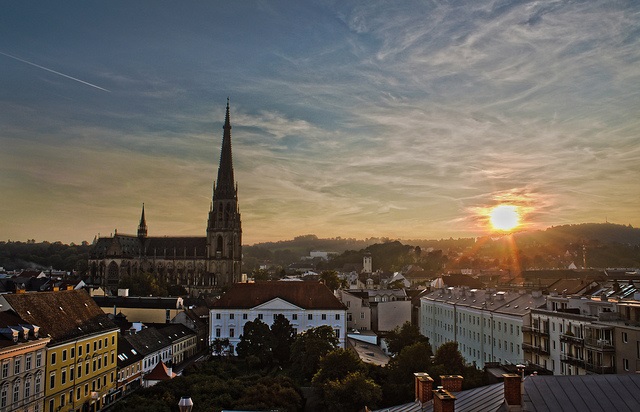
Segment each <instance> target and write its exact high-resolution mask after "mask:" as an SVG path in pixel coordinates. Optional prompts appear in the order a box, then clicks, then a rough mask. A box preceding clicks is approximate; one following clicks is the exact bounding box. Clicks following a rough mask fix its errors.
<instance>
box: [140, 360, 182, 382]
mask: <svg viewBox="0 0 640 412" xmlns="http://www.w3.org/2000/svg"><path fill="white" fill-rule="evenodd" d="M171 375H172V376H169V369H168V368H167V366H166V365H165V364H164V362H160V363H158V364H157V365H156V367H155V368H153V369H152V370H151V372H149V373H148V374H146V375H144V379H145V380H147V381H168V380H169V379H172V378H173V377H174V376H176V374H175V373H173V372H172V373H171Z"/></svg>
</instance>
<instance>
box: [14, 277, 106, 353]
mask: <svg viewBox="0 0 640 412" xmlns="http://www.w3.org/2000/svg"><path fill="white" fill-rule="evenodd" d="M3 298H4V299H6V301H7V303H8V304H9V305H10V306H11V308H12V309H13V310H14V311H15V312H16V313H17V314H18V315H19V316H20V317H21V318H22V319H24V320H25V321H26V322H28V323H30V324H33V325H37V326H40V336H43V337H44V336H50V337H51V339H52V341H53V342H54V343H57V342H64V341H67V340H70V339H75V338H77V337H81V336H86V335H92V334H96V333H102V332H106V331H109V330H113V329H117V326H116V325H115V324H114V323H113V322H112V321H111V320H110V319H109V317H108V316H107V314H106V313H104V312H103V311H102V309H100V307H98V305H96V303H95V302H94V301H93V299H91V297H90V296H89V294H88V293H87V292H85V291H84V290H81V289H80V290H63V291H58V292H30V293H17V294H7V295H3Z"/></svg>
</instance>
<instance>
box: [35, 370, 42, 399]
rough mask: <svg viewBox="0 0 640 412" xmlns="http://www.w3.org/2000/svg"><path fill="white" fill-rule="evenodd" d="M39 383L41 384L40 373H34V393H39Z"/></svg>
mask: <svg viewBox="0 0 640 412" xmlns="http://www.w3.org/2000/svg"><path fill="white" fill-rule="evenodd" d="M40 385H42V378H41V377H40V374H37V375H36V384H35V388H34V389H35V391H36V395H37V394H39V393H40Z"/></svg>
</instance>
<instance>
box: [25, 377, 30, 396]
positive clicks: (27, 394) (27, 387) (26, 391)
mask: <svg viewBox="0 0 640 412" xmlns="http://www.w3.org/2000/svg"><path fill="white" fill-rule="evenodd" d="M29 396H31V379H27V380H26V381H25V382H24V397H25V398H28V397H29Z"/></svg>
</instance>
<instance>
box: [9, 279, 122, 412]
mask: <svg viewBox="0 0 640 412" xmlns="http://www.w3.org/2000/svg"><path fill="white" fill-rule="evenodd" d="M0 305H2V306H0V310H3V311H6V310H13V311H14V312H15V313H16V314H17V315H18V316H20V317H21V318H22V319H24V320H25V321H26V322H27V323H28V324H32V325H38V326H40V330H39V334H40V335H42V336H47V337H49V338H50V341H49V342H48V344H47V352H46V360H45V361H44V363H45V376H44V382H43V386H44V391H45V402H44V410H45V411H46V412H57V411H59V410H62V409H64V410H66V411H69V410H71V411H98V410H100V409H102V408H103V407H104V406H106V405H109V404H110V403H111V402H112V401H113V400H114V398H115V386H116V366H117V363H116V353H117V334H118V328H117V327H116V325H115V324H114V323H113V322H112V321H111V320H110V319H109V318H108V316H107V315H106V314H105V313H104V312H103V311H102V310H101V309H100V308H99V307H98V305H96V304H95V302H94V301H93V300H92V299H91V297H90V296H89V295H88V294H87V293H86V292H85V291H83V290H65V291H56V292H33V293H18V294H7V295H2V296H0Z"/></svg>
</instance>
